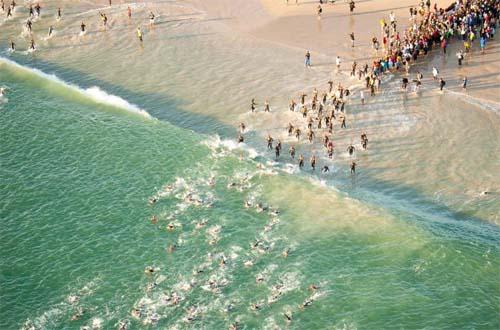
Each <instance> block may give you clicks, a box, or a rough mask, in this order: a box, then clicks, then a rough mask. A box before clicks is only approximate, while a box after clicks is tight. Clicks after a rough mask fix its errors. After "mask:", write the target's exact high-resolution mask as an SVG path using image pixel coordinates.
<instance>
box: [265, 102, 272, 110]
mask: <svg viewBox="0 0 500 330" xmlns="http://www.w3.org/2000/svg"><path fill="white" fill-rule="evenodd" d="M270 111H271V110H270V108H269V101H268V100H266V102H265V103H264V112H270Z"/></svg>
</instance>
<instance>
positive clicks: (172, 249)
mask: <svg viewBox="0 0 500 330" xmlns="http://www.w3.org/2000/svg"><path fill="white" fill-rule="evenodd" d="M176 248H177V245H175V244H170V245H169V246H168V248H167V252H168V253H174V251H175V249H176Z"/></svg>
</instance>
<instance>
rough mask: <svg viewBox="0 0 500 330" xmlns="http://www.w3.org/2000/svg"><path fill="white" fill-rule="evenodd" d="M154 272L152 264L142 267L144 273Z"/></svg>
mask: <svg viewBox="0 0 500 330" xmlns="http://www.w3.org/2000/svg"><path fill="white" fill-rule="evenodd" d="M154 272H155V269H154V267H153V266H147V267H146V268H145V269H144V273H145V274H153V273H154Z"/></svg>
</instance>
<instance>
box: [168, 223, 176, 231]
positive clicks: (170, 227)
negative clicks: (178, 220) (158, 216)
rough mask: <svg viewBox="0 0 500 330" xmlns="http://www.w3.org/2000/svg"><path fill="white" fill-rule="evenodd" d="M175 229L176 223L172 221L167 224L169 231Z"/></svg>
mask: <svg viewBox="0 0 500 330" xmlns="http://www.w3.org/2000/svg"><path fill="white" fill-rule="evenodd" d="M174 229H175V226H174V224H173V223H171V222H170V223H169V224H168V225H167V230H168V231H173V230H174Z"/></svg>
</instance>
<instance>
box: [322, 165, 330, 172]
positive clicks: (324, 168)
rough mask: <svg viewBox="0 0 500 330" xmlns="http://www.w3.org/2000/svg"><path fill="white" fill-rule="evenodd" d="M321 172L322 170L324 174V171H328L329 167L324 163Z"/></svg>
mask: <svg viewBox="0 0 500 330" xmlns="http://www.w3.org/2000/svg"><path fill="white" fill-rule="evenodd" d="M321 172H323V173H325V174H326V173H328V172H330V168H329V167H328V166H326V165H325V166H323V168H322V169H321Z"/></svg>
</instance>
